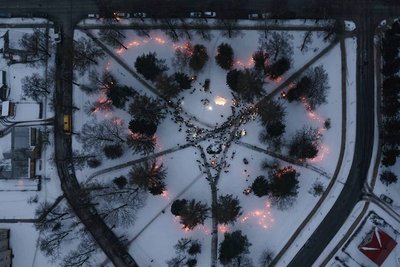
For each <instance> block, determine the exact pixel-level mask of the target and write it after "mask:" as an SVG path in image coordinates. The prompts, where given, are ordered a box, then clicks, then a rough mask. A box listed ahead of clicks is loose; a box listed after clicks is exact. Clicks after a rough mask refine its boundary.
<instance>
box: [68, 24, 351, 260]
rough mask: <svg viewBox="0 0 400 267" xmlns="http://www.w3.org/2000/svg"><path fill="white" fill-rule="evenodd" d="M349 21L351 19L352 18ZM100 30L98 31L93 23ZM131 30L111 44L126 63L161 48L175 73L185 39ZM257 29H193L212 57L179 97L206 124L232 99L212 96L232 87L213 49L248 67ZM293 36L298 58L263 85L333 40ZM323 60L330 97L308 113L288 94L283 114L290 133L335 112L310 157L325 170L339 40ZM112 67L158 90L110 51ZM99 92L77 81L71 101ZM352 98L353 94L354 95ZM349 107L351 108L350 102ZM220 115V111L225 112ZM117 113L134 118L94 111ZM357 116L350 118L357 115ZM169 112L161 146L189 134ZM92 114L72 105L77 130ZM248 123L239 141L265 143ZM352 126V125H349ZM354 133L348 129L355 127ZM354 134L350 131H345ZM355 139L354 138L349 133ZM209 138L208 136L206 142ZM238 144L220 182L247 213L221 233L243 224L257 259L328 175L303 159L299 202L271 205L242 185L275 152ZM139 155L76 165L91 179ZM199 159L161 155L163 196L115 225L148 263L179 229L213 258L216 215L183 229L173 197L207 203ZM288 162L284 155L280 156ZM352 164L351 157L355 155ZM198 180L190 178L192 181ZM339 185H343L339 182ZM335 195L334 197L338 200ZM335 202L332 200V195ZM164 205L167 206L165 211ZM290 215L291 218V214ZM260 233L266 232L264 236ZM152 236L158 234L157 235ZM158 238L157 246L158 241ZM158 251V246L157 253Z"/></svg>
mask: <svg viewBox="0 0 400 267" xmlns="http://www.w3.org/2000/svg"><path fill="white" fill-rule="evenodd" d="M350 26H351V25H350ZM92 32H93V33H94V34H96V31H95V30H93V31H92ZM124 34H125V35H126V36H127V41H126V43H125V45H126V46H127V47H128V50H120V49H113V50H114V52H115V53H116V54H118V55H119V56H120V57H121V58H122V60H124V61H125V62H126V63H127V64H128V65H129V66H131V67H132V69H134V67H133V63H134V61H135V59H136V57H137V56H139V55H141V54H143V53H148V52H153V51H155V52H157V55H158V56H159V57H160V58H163V59H166V62H167V64H168V65H169V66H170V70H169V72H168V73H169V74H171V73H173V71H174V69H173V68H172V67H171V58H172V56H173V52H174V50H175V49H176V48H177V47H179V46H181V45H183V44H184V43H185V42H184V41H182V42H179V43H173V42H171V41H170V40H169V39H168V38H167V37H165V35H164V34H163V33H162V32H161V31H152V32H151V38H149V39H146V38H143V37H138V36H136V35H135V33H134V32H133V31H124ZM259 34H260V33H259V32H257V31H243V33H242V34H241V35H239V36H237V37H235V38H233V39H227V38H225V37H223V36H222V34H221V33H220V32H218V31H213V35H214V38H213V39H212V40H211V42H205V41H202V40H198V39H197V37H195V38H194V39H193V40H192V43H193V44H196V43H202V44H204V45H205V46H206V47H207V50H208V53H209V57H210V60H209V61H208V63H207V65H206V66H205V70H204V71H203V72H201V73H199V75H198V78H197V82H196V83H195V84H194V88H196V90H195V91H194V92H193V93H192V94H191V90H187V91H184V92H182V93H181V94H180V96H179V97H183V98H184V100H183V108H184V110H185V111H187V112H188V113H190V114H193V115H196V117H197V118H198V119H199V120H200V121H202V122H205V123H207V124H212V125H217V124H221V123H222V122H223V121H225V119H226V117H227V116H228V115H230V112H231V111H230V105H225V106H219V105H217V104H216V103H215V100H216V98H217V97H218V96H220V97H223V98H225V99H226V100H227V103H230V100H231V97H232V96H231V95H230V91H229V88H228V87H227V85H226V84H225V75H226V72H225V71H223V70H222V69H221V68H220V67H218V66H217V65H216V64H215V61H214V59H213V58H214V56H215V52H216V47H217V45H218V44H219V43H221V42H227V43H230V44H231V45H232V47H233V50H234V52H235V58H236V63H235V67H237V68H241V67H246V66H247V67H251V66H252V62H251V54H252V53H253V52H254V51H256V49H257V47H258V36H259ZM290 34H292V35H293V37H294V39H293V42H294V51H295V57H294V60H293V68H291V70H290V71H289V72H288V73H286V74H285V75H284V77H282V79H281V80H279V82H269V83H268V84H267V85H266V86H265V90H266V92H270V91H271V90H272V89H274V88H275V87H276V86H277V85H279V84H280V83H282V82H283V81H284V80H285V79H286V78H287V77H290V75H291V74H292V73H294V72H295V71H296V70H297V69H299V68H300V67H301V66H303V65H304V64H305V63H307V62H308V61H309V60H311V59H312V58H313V57H314V56H315V55H316V54H318V53H319V52H320V51H321V50H322V49H323V48H324V47H326V46H327V45H328V44H327V43H324V42H322V40H321V38H319V37H318V36H317V34H316V33H314V38H315V39H314V43H313V44H312V45H311V49H309V51H308V52H307V53H304V54H302V53H300V52H299V49H298V45H299V42H300V41H301V39H300V38H301V35H302V34H303V32H301V31H293V32H290ZM81 36H83V37H87V36H86V34H85V33H83V32H82V31H79V30H77V31H75V39H79V38H80V37H81ZM347 44H349V47H350V48H349V49H348V62H352V61H351V60H353V59H354V55H353V54H352V53H355V41H354V40H349V41H346V45H347ZM320 64H322V65H323V66H324V68H325V69H326V70H327V72H328V74H329V85H330V87H331V88H330V90H329V95H328V97H327V99H328V100H329V102H328V103H327V104H326V105H323V106H321V107H320V108H318V109H317V110H316V111H315V112H314V113H307V111H306V110H305V108H304V106H303V105H302V104H294V103H291V104H288V103H286V102H284V104H285V107H286V110H287V116H286V125H287V128H286V134H285V138H289V137H290V136H291V135H292V134H293V133H294V132H295V131H296V130H298V129H300V128H301V127H302V126H303V125H310V126H313V127H318V128H320V129H321V130H322V124H323V122H324V121H325V119H327V118H330V119H331V122H332V128H331V129H329V130H322V131H323V134H324V138H323V147H322V152H321V154H320V155H319V157H318V158H316V159H315V160H313V161H310V162H309V164H311V165H313V166H316V167H318V168H319V169H321V170H324V171H325V172H327V173H328V174H330V175H332V174H333V172H334V170H335V168H336V164H337V159H338V154H339V149H340V145H339V144H340V137H341V112H340V111H341V108H340V105H341V82H340V81H341V75H340V73H341V72H340V69H341V62H340V47H339V45H336V46H335V47H334V48H333V49H332V50H331V51H329V52H328V53H327V54H326V55H325V56H324V57H322V58H321V59H320V60H318V61H317V62H316V63H314V65H313V66H318V65H320ZM353 67H354V66H353V65H351V66H350V64H349V70H348V75H349V77H348V87H349V88H348V91H349V95H350V97H348V99H347V100H348V101H349V102H350V100H351V102H350V103H347V104H348V105H352V107H355V105H354V103H355V100H354V98H353V97H354V94H352V89H354V86H355V83H354V77H353V76H354V70H353ZM106 69H107V70H109V71H111V73H112V74H113V75H114V76H115V77H116V78H117V80H118V81H119V82H121V83H122V84H127V85H129V86H132V87H133V88H134V89H135V90H136V91H138V92H139V93H141V94H143V93H146V94H148V95H151V96H154V95H153V94H152V93H151V92H149V91H147V90H146V89H145V87H143V85H141V84H140V82H139V81H137V80H136V79H134V78H133V77H132V76H131V75H130V74H129V73H128V72H127V71H126V70H125V69H124V68H123V67H122V66H120V65H119V64H118V63H117V62H116V61H115V60H113V59H112V58H109V57H108V58H106V59H105V60H103V61H102V62H100V64H99V66H98V67H97V68H96V70H97V72H98V73H102V72H103V71H104V70H106ZM206 78H210V79H211V86H210V88H211V93H209V92H204V91H202V90H200V88H201V86H200V85H199V84H198V82H201V83H202V82H203V81H204V80H205V79H206ZM76 82H78V83H81V84H82V83H83V84H84V83H86V82H87V75H85V76H82V77H78V78H77V80H76ZM205 97H206V98H209V100H210V105H209V106H210V107H211V108H209V107H208V106H207V107H205V106H204V105H203V104H202V103H201V101H200V99H202V98H205ZM97 98H98V96H92V97H88V96H87V95H85V94H84V93H83V92H82V91H81V90H80V89H79V88H78V87H75V88H74V104H75V105H76V106H77V107H79V108H82V107H83V106H84V105H85V102H86V101H87V100H89V101H95V100H96V99H97ZM349 99H350V100H349ZM350 110H351V112H352V111H353V109H350ZM221 115H222V116H221ZM113 116H118V117H120V118H122V119H123V121H124V122H125V126H126V125H127V123H128V122H129V120H130V117H129V115H128V114H127V112H125V111H121V110H115V111H113V112H112V114H96V115H95V116H94V118H96V119H99V120H102V119H104V118H111V117H113ZM352 118H353V119H352ZM171 119H172V118H169V117H167V118H166V119H165V120H164V121H163V122H162V124H161V125H160V126H159V127H158V129H157V133H156V136H157V141H158V146H157V148H156V152H158V151H163V150H165V149H168V148H172V147H175V146H176V145H178V144H183V143H184V142H185V135H184V131H182V132H178V131H177V130H178V126H177V125H176V124H174V123H171V122H172V121H171ZM348 119H350V120H351V124H352V125H353V123H354V117H351V116H349V115H348ZM88 120H90V119H88V116H87V115H86V114H85V113H84V112H83V111H78V112H75V113H74V117H73V121H74V131H75V132H79V130H80V128H81V127H82V125H83V124H84V123H85V122H87V121H88ZM244 128H245V129H246V132H247V135H246V136H244V137H243V138H242V139H241V141H243V142H247V143H250V144H253V145H256V146H259V147H261V148H265V145H264V144H261V143H260V142H259V141H258V134H259V132H260V131H261V125H260V124H259V123H258V122H257V121H250V122H248V123H247V124H246V125H245V126H244ZM348 128H349V127H348ZM349 132H350V137H351V135H352V134H351V133H352V132H351V131H349ZM348 138H349V137H348ZM349 139H351V138H349ZM202 144H203V146H204V144H205V143H204V142H203V143H202ZM73 147H74V149H80V147H81V144H80V143H79V142H77V141H76V140H73ZM233 151H235V156H234V158H233V159H232V160H229V161H228V163H230V164H231V167H230V168H229V169H228V170H229V172H227V173H223V174H222V175H221V178H220V182H219V194H220V195H221V194H228V193H230V194H233V195H236V196H238V197H239V199H240V201H241V205H242V207H243V215H242V216H241V217H240V218H239V219H238V222H237V223H236V224H235V225H233V226H231V225H229V226H221V227H220V229H219V230H220V231H219V232H220V240H222V239H223V233H224V232H225V231H231V230H237V229H240V230H242V231H243V232H244V233H245V234H247V235H248V238H249V241H250V242H251V243H252V244H253V245H252V247H251V248H250V257H251V258H252V259H253V260H254V263H256V264H257V262H258V258H259V256H260V254H261V252H262V251H263V250H264V249H266V248H269V249H272V250H273V251H274V252H275V253H277V252H279V250H280V249H281V248H282V247H283V245H284V244H285V243H286V242H287V240H288V238H289V237H290V236H291V235H292V233H293V232H294V231H295V230H296V228H297V226H298V225H299V224H300V223H301V222H302V221H303V220H304V218H305V217H306V216H307V214H308V212H309V211H310V210H311V209H312V208H313V206H314V205H315V203H316V202H317V201H318V197H314V196H312V195H311V194H310V193H309V192H308V191H309V190H310V188H311V185H312V184H313V183H314V182H315V181H317V180H318V181H321V182H322V183H323V185H324V186H325V187H326V186H327V185H328V183H329V179H327V178H325V177H323V176H320V175H319V174H318V173H315V172H314V171H311V170H308V169H306V168H303V167H298V166H295V169H296V170H297V171H298V172H299V173H300V174H301V175H300V177H299V182H300V184H299V185H300V188H299V196H298V198H297V202H296V203H295V204H294V206H293V207H291V208H289V209H288V210H285V211H281V210H278V209H276V208H275V207H273V206H271V205H270V203H269V201H268V199H267V198H258V197H256V196H254V195H248V196H246V195H244V194H243V193H242V192H243V190H244V189H245V188H246V187H248V186H249V185H251V183H252V182H253V181H254V179H255V178H256V177H257V176H258V175H261V174H265V171H263V170H262V169H261V162H262V161H263V160H265V159H269V160H272V158H270V157H269V156H267V155H265V154H261V153H260V152H256V151H253V150H251V149H249V148H244V147H241V146H238V145H233V146H232V147H231V148H229V151H228V154H227V155H228V156H230V155H231V154H232V152H233ZM346 154H348V155H349V157H347V158H352V157H351V155H352V149H351V148H350V149H349V150H348V151H347V152H346ZM137 158H140V156H138V155H132V152H130V151H129V150H128V151H126V152H125V154H124V155H123V157H122V158H119V159H116V160H106V161H103V165H101V166H100V167H98V168H96V169H83V170H82V171H78V172H77V177H78V179H80V180H81V181H82V182H84V181H86V179H87V177H89V176H90V175H91V174H92V173H93V172H95V171H97V170H101V169H104V168H107V167H111V166H115V165H117V164H119V163H123V162H126V161H128V160H134V159H137ZM243 158H246V159H248V160H249V164H248V165H245V164H244V163H243ZM196 159H200V157H199V153H198V151H197V150H195V149H194V148H187V149H184V150H181V151H178V152H174V153H173V154H168V155H165V156H163V157H160V158H158V159H157V160H158V162H162V163H163V164H164V165H165V166H166V167H167V170H168V177H167V180H166V183H167V191H166V192H165V193H164V194H163V195H161V196H150V195H149V197H148V198H147V202H146V205H145V207H144V208H142V210H141V211H140V212H139V214H138V216H137V218H136V221H135V224H134V225H133V226H132V227H130V228H129V230H128V231H127V230H126V229H122V228H117V229H115V231H116V232H117V233H118V234H124V235H125V236H126V237H127V238H128V240H130V241H132V244H131V246H130V252H131V253H132V255H133V257H134V258H135V260H137V261H138V263H139V264H140V265H143V266H165V261H166V260H168V259H171V258H172V257H173V256H174V250H173V248H172V246H173V245H174V244H175V243H176V242H177V241H178V239H179V238H181V237H188V236H190V237H193V238H195V239H199V240H200V241H201V243H202V254H201V255H200V256H199V257H198V260H199V266H208V265H209V260H210V254H209V253H210V225H211V223H210V222H211V220H210V219H208V220H206V222H205V224H204V226H198V227H196V228H195V229H194V230H193V231H190V232H188V231H185V230H183V229H182V226H181V225H180V224H179V222H178V221H177V219H176V218H175V217H174V216H173V215H172V214H171V213H170V204H171V203H172V201H173V200H174V199H176V198H195V199H197V200H200V201H202V202H203V203H208V204H210V199H211V197H210V189H209V185H208V183H207V181H206V180H205V175H204V174H202V173H201V171H200V170H199V167H198V164H197V163H196ZM281 164H282V165H283V166H285V165H287V163H284V162H281ZM350 164H351V162H350ZM128 171H129V168H126V169H121V170H117V171H114V172H111V173H108V174H105V175H101V176H99V177H95V178H94V179H95V180H102V179H106V180H109V179H112V178H114V177H116V176H118V175H121V174H126V173H127V172H128ZM192 183H193V184H192ZM338 190H339V191H340V189H338ZM333 200H334V199H332V202H333ZM329 202H330V201H329ZM163 211H164V212H165V213H164V212H163ZM289 216H290V218H291V220H287V218H288V217H289ZM260 237H261V238H260ZM154 240H157V242H156V243H155V242H154ZM155 246H156V247H155ZM154 251H158V253H154Z"/></svg>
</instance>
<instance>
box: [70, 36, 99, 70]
mask: <svg viewBox="0 0 400 267" xmlns="http://www.w3.org/2000/svg"><path fill="white" fill-rule="evenodd" d="M104 57H105V53H104V51H103V50H102V49H101V48H100V47H98V46H97V45H96V43H95V42H93V41H92V40H90V39H86V38H84V37H81V38H80V39H79V40H77V41H75V42H74V58H73V63H74V68H75V69H77V70H78V71H79V73H80V74H81V75H83V74H84V73H85V72H86V70H87V69H88V67H90V66H91V65H97V63H98V60H99V59H103V58H104Z"/></svg>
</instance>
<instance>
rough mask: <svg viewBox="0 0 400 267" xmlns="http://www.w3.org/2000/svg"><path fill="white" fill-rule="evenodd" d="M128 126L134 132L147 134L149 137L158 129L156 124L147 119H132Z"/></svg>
mask: <svg viewBox="0 0 400 267" xmlns="http://www.w3.org/2000/svg"><path fill="white" fill-rule="evenodd" d="M128 128H129V130H131V131H132V133H134V134H140V135H145V136H147V137H152V136H153V135H154V134H155V133H156V131H157V125H156V124H154V123H153V122H148V121H145V120H131V121H130V122H129V127H128Z"/></svg>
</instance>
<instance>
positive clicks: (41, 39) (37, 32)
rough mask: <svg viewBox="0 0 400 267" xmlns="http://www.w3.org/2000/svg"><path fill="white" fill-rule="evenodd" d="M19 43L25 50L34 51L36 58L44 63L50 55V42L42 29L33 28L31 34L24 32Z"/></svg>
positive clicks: (46, 33)
mask: <svg viewBox="0 0 400 267" xmlns="http://www.w3.org/2000/svg"><path fill="white" fill-rule="evenodd" d="M19 44H20V45H21V47H22V48H24V49H25V50H27V51H30V52H34V53H35V57H36V60H37V61H38V62H41V63H45V62H46V61H47V59H48V58H49V57H51V49H52V45H53V44H52V42H51V40H50V36H49V34H48V32H47V31H46V30H44V29H34V30H33V33H32V34H29V33H25V34H24V35H23V36H22V38H21V40H19Z"/></svg>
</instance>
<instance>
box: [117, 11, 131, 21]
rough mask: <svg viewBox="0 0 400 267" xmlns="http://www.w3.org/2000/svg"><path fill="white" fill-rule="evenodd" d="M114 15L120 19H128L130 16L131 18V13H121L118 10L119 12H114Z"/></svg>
mask: <svg viewBox="0 0 400 267" xmlns="http://www.w3.org/2000/svg"><path fill="white" fill-rule="evenodd" d="M114 17H115V18H116V19H117V20H118V19H128V18H130V17H131V14H129V13H120V12H117V13H114Z"/></svg>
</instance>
